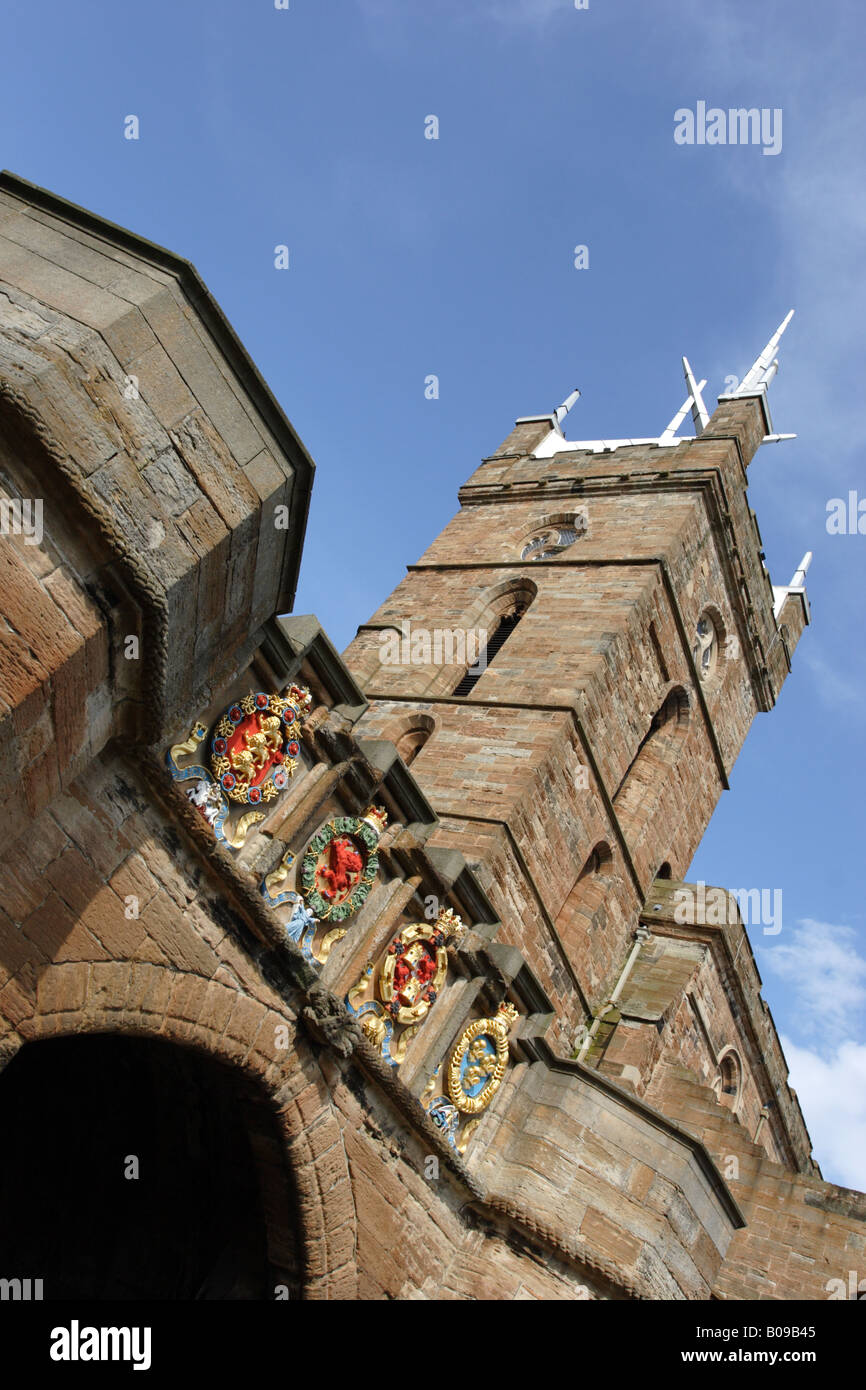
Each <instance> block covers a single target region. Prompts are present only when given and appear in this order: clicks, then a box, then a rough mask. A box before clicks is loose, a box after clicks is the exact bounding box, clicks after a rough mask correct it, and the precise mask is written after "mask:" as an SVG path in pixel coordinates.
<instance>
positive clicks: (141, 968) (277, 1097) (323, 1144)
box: [0, 962, 358, 1299]
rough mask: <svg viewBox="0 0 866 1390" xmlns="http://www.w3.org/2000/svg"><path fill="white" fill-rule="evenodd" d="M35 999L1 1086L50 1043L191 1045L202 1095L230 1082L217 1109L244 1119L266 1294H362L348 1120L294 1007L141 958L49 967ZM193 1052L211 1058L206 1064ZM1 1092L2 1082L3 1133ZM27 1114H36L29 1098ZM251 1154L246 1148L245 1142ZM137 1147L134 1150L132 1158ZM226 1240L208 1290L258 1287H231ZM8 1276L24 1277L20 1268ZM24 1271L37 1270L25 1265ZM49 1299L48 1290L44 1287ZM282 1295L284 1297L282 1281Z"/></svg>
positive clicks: (10, 1038) (59, 1151)
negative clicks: (281, 1010) (99, 1040)
mask: <svg viewBox="0 0 866 1390" xmlns="http://www.w3.org/2000/svg"><path fill="white" fill-rule="evenodd" d="M22 1002H23V1000H22ZM34 1004H35V1009H34V1011H33V1012H32V1013H30V1014H29V1016H26V1017H21V1018H20V1019H19V1021H18V1025H17V1029H15V1030H14V1031H12V1032H9V1033H7V1035H6V1037H5V1039H4V1040H3V1044H2V1048H0V1066H2V1064H3V1062H4V1061H5V1062H6V1071H5V1072H3V1071H0V1084H2V1082H3V1078H4V1075H7V1074H13V1073H10V1068H11V1067H12V1065H13V1063H14V1062H15V1061H16V1059H17V1058H19V1057H23V1056H25V1054H26V1053H27V1052H29V1051H30V1050H31V1049H33V1050H34V1051H35V1048H36V1047H38V1046H41V1045H42V1043H43V1042H50V1041H57V1042H59V1043H63V1042H78V1041H85V1042H88V1041H92V1040H93V1038H94V1035H105V1034H108V1035H109V1038H108V1041H109V1043H115V1042H117V1041H128V1040H135V1041H137V1042H139V1043H141V1044H144V1045H145V1046H147V1045H153V1046H160V1045H163V1046H166V1047H169V1048H170V1049H171V1050H172V1052H173V1053H174V1054H176V1055H178V1054H183V1055H184V1060H183V1061H178V1065H179V1066H181V1067H182V1068H185V1075H186V1077H187V1082H188V1084H189V1085H191V1086H193V1088H194V1089H199V1090H202V1089H203V1095H204V1101H205V1102H207V1099H208V1097H209V1096H213V1094H214V1091H215V1090H216V1091H224V1090H226V1089H227V1091H228V1093H229V1094H228V1095H227V1096H225V1095H224V1096H223V1097H222V1098H221V1100H220V1101H219V1102H217V1106H218V1108H220V1107H222V1110H223V1112H225V1109H226V1107H228V1109H229V1111H230V1112H231V1113H233V1114H234V1115H236V1116H237V1115H238V1114H239V1115H240V1117H241V1120H242V1123H243V1126H244V1128H245V1133H246V1139H247V1142H248V1146H249V1150H250V1152H251V1154H252V1160H253V1165H254V1169H255V1179H256V1183H257V1186H258V1198H259V1200H260V1203H261V1214H262V1218H263V1221H264V1228H265V1235H266V1241H267V1262H268V1269H269V1274H268V1277H269V1279H271V1281H272V1285H273V1287H271V1288H270V1291H269V1292H268V1294H267V1296H268V1297H271V1298H273V1297H274V1296H275V1292H274V1289H275V1287H276V1286H277V1285H285V1286H286V1290H287V1292H288V1294H289V1296H290V1297H292V1296H295V1297H297V1296H299V1297H302V1298H304V1299H332V1298H339V1299H351V1298H354V1297H355V1296H356V1294H357V1282H358V1271H357V1267H356V1262H355V1253H356V1244H357V1232H356V1214H355V1204H354V1197H353V1193H352V1183H351V1178H350V1174H349V1168H348V1161H347V1159H346V1154H345V1148H344V1145H343V1139H342V1128H341V1122H340V1117H339V1114H338V1112H337V1111H336V1109H335V1107H334V1105H333V1102H332V1097H331V1094H330V1090H329V1086H328V1084H327V1083H326V1081H325V1078H324V1076H323V1075H322V1071H321V1068H320V1067H319V1064H318V1061H317V1060H316V1057H315V1055H314V1053H313V1051H312V1050H311V1049H310V1047H309V1046H308V1044H307V1043H306V1042H305V1041H304V1040H303V1038H302V1037H300V1036H298V1035H297V1034H296V1033H294V1029H293V1026H292V1024H291V1022H290V1019H291V1015H290V1014H282V1015H281V1014H277V1013H275V1012H274V1011H273V1010H272V1009H271V1008H269V1006H268V1004H267V1003H265V1002H263V1001H260V1000H258V999H255V998H254V997H252V996H250V995H247V994H240V993H238V991H237V989H236V988H233V987H232V986H231V985H229V984H228V983H221V982H217V981H216V980H206V979H204V978H202V977H200V976H195V975H191V974H186V973H184V972H181V971H177V970H172V969H169V968H166V967H163V966H158V965H152V964H149V963H144V962H140V963H135V964H132V963H121V962H112V963H107V962H106V963H101V962H96V963H93V964H87V963H84V962H64V963H58V964H55V965H50V966H47V967H45V968H44V970H43V971H42V972H41V975H40V979H39V984H38V989H37V997H36V999H35V1000H34ZM277 1025H278V1026H279V1029H280V1031H281V1032H288V1034H289V1042H288V1046H286V1047H285V1049H284V1050H277V1051H276V1052H275V1050H274V1034H275V1028H276V1026H277ZM22 1044H23V1046H22ZM58 1055H59V1054H58ZM190 1059H192V1060H190ZM195 1059H198V1061H199V1062H200V1063H204V1064H205V1065H204V1067H203V1069H200V1068H197V1067H196V1061H195ZM27 1065H28V1066H29V1065H30V1064H29V1063H28V1064H27ZM190 1068H192V1070H190ZM13 1076H14V1074H13ZM179 1084H181V1083H180V1082H179ZM2 1097H3V1091H2V1090H0V1127H2V1130H3V1132H4V1133H5V1132H7V1122H6V1117H5V1115H4V1113H3V1098H2ZM232 1107H235V1108H234V1110H232ZM27 1118H28V1123H29V1121H30V1119H31V1118H32V1107H31V1113H30V1114H28V1117H27ZM218 1133H224V1130H223V1131H218ZM52 1134H53V1138H52V1139H51V1141H50V1143H51V1144H53V1145H54V1148H55V1150H56V1156H57V1162H58V1163H62V1161H63V1152H64V1149H65V1146H66V1145H67V1144H68V1142H69V1140H68V1138H67V1139H64V1138H63V1136H62V1135H61V1134H59V1133H58V1129H57V1126H56V1124H55V1125H54V1126H53V1127H52ZM227 1142H228V1141H227ZM227 1151H228V1152H232V1150H231V1148H229V1149H228V1150H227ZM242 1151H243V1152H244V1153H246V1150H244V1149H243V1146H242ZM132 1152H134V1150H133V1149H130V1148H127V1149H126V1150H125V1154H124V1157H125V1155H126V1154H128V1153H132ZM86 1171H87V1170H85V1173H86ZM2 1181H3V1179H2V1178H0V1183H2ZM230 1186H231V1185H230V1184H229V1187H230ZM0 1201H2V1187H0ZM218 1218H219V1213H217V1214H216V1216H215V1219H218ZM254 1224H255V1222H254ZM0 1227H2V1216H0ZM0 1240H2V1229H0ZM226 1244H228V1245H229V1251H228V1254H227V1255H226V1258H225V1259H224V1260H223V1261H222V1263H221V1265H220V1266H219V1268H217V1267H216V1266H213V1267H212V1268H211V1270H209V1271H208V1273H207V1275H205V1276H203V1278H202V1281H201V1282H202V1283H204V1284H205V1287H204V1289H203V1291H202V1292H201V1293H200V1296H201V1297H203V1298H206V1297H216V1298H220V1297H244V1296H249V1295H244V1293H243V1292H242V1290H238V1291H237V1292H235V1293H234V1294H232V1293H231V1292H229V1291H227V1290H226V1285H225V1279H226V1277H227V1274H228V1273H229V1272H230V1269H231V1265H232V1258H233V1257H232V1251H231V1242H226ZM0 1253H2V1255H3V1260H4V1261H5V1260H6V1258H7V1255H6V1250H5V1249H4V1248H0ZM219 1253H222V1247H221V1251H220V1252H219ZM235 1263H236V1265H237V1269H238V1271H239V1272H243V1270H245V1269H248V1264H247V1263H246V1262H245V1261H244V1260H241V1259H240V1256H238V1257H237V1259H236V1260H235ZM0 1275H3V1269H2V1268H0ZM211 1275H212V1276H213V1277H212V1279H211ZM3 1277H18V1276H16V1275H15V1271H14V1270H13V1271H12V1272H11V1273H10V1274H9V1275H3ZM20 1277H22V1278H26V1277H28V1275H27V1273H26V1271H25V1272H24V1273H23V1274H22V1275H21V1276H20ZM31 1277H37V1278H38V1277H40V1276H39V1274H38V1273H37V1274H35V1275H33V1276H31ZM190 1277H192V1276H190ZM207 1280H209V1282H206V1281H207ZM220 1289H221V1290H222V1292H219V1291H218V1290H220ZM45 1296H46V1298H47V1297H49V1296H50V1294H49V1292H48V1290H47V1289H46V1292H45ZM103 1296H104V1295H103ZM118 1296H119V1295H118ZM190 1296H195V1295H190ZM279 1296H281V1297H283V1296H285V1294H284V1293H283V1292H282V1290H281V1291H280V1294H279Z"/></svg>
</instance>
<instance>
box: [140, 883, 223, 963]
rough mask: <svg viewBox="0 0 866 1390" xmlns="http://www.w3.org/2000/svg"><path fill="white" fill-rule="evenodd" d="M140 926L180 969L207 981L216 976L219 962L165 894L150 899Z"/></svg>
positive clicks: (141, 915)
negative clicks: (201, 976)
mask: <svg viewBox="0 0 866 1390" xmlns="http://www.w3.org/2000/svg"><path fill="white" fill-rule="evenodd" d="M139 922H140V924H141V926H142V927H143V929H144V930H145V932H146V933H147V935H148V936H149V937H150V938H151V939H152V940H153V941H155V942H156V944H157V946H159V948H160V950H161V951H163V952H164V953H165V955H166V956H167V957H168V959H169V960H170V961H171V962H172V963H173V964H174V965H176V966H177V967H178V968H179V969H181V970H185V971H191V972H192V973H193V974H199V975H204V976H205V977H206V978H208V979H210V977H211V976H212V975H213V974H214V971H215V970H216V967H217V958H216V956H215V955H214V953H213V951H212V950H211V949H210V947H209V946H207V945H205V943H204V942H203V941H202V939H201V937H200V936H199V935H198V934H197V933H196V931H195V929H194V928H193V927H192V925H191V924H190V922H189V921H188V920H187V918H186V916H185V914H184V913H182V912H180V911H178V908H177V906H176V905H175V903H173V902H172V901H171V899H170V898H169V897H168V896H167V895H166V894H165V893H162V892H160V893H157V895H156V896H155V897H153V898H151V900H150V902H149V903H147V904H146V906H145V907H144V909H143V910H142V912H141V914H140V916H139Z"/></svg>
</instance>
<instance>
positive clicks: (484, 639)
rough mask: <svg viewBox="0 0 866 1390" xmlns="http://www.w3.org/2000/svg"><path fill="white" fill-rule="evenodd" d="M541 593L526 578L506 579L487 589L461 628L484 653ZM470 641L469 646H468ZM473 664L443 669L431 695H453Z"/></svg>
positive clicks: (468, 610)
mask: <svg viewBox="0 0 866 1390" xmlns="http://www.w3.org/2000/svg"><path fill="white" fill-rule="evenodd" d="M537 593H538V585H537V584H535V583H534V582H533V581H532V580H531V579H528V578H525V577H523V576H521V577H518V578H513V579H503V580H500V581H499V582H498V583H495V584H491V585H489V586H488V587H486V588H485V589H484V590H483V592H482V593H480V594H478V595H477V596H476V598H475V600H474V602H473V603H472V604H471V606H470V607H469V608H468V609H467V610H466V612H465V613H464V614H463V616H462V618H461V620H460V628H461V630H462V631H464V632H466V633H471V634H472V639H473V641H474V643H475V646H476V648H479V649H480V650H481V652H485V650H486V647H487V644H488V643H489V642H491V641H493V640H494V638H495V634H496V632H497V631H498V630H499V628H500V626H501V624H502V622H503V621H507V620H509V619H514V618H517V617H522V616H523V615H524V614H525V613H526V612H527V610H528V609H529V608H530V607H531V605H532V603H533V602H534V600H535V597H536V595H537ZM468 640H469V639H468V638H467V642H468ZM472 664H473V663H471V662H469V663H464V664H463V665H462V666H454V665H449V666H446V667H443V668H442V670H441V671H440V672H439V673H438V675H437V676H436V678H435V679H434V681H433V682H432V683H431V685H430V687H429V692H428V693H430V694H433V695H450V694H452V693H453V692H454V691H455V689H456V688H457V685H458V684H459V682H460V680H461V678H462V677H465V676H466V675H467V673H468V672H469V670H470V669H471V667H472Z"/></svg>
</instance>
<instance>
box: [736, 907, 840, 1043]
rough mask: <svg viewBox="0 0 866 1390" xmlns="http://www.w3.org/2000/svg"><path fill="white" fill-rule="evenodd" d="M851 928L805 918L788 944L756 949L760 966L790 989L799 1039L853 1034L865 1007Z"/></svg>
mask: <svg viewBox="0 0 866 1390" xmlns="http://www.w3.org/2000/svg"><path fill="white" fill-rule="evenodd" d="M857 939H858V938H857V932H856V931H855V930H854V928H853V927H849V926H840V925H834V924H833V923H830V922H815V921H813V920H812V919H811V918H808V917H807V918H804V919H803V920H802V921H799V922H798V923H797V925H796V926H795V928H794V930H793V932H792V933H791V934H790V938H789V939H787V940H784V941H780V942H779V943H778V945H773V946H767V947H763V948H760V947H759V948H758V949H759V952H760V957H761V965H762V967H763V966H766V968H767V969H768V970H770V971H772V972H773V973H774V974H775V975H777V976H779V977H780V978H781V979H783V980H785V982H786V983H787V984H788V985H789V986H790V988H791V989H792V991H793V993H794V999H795V1007H796V1010H797V1019H798V1023H799V1027H798V1029H797V1031H798V1032H799V1033H800V1034H801V1035H802V1036H803V1037H813V1036H814V1035H815V1034H816V1033H817V1032H819V1031H820V1033H821V1034H822V1036H824V1037H826V1036H827V1034H828V1033H829V1034H831V1035H832V1034H835V1036H836V1037H837V1038H838V1037H844V1036H845V1035H846V1034H850V1033H851V1031H852V1022H853V1020H854V1019H857V1018H859V1019H861V1020H862V1010H863V1006H864V1004H866V959H864V957H863V956H861V955H860V954H859V952H858V950H857Z"/></svg>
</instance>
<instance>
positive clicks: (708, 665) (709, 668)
mask: <svg viewBox="0 0 866 1390" xmlns="http://www.w3.org/2000/svg"><path fill="white" fill-rule="evenodd" d="M718 653H719V639H718V634H717V633H716V627H715V623H714V622H713V620H712V618H711V617H710V616H709V614H707V613H702V614H701V616H700V617H699V618H698V625H697V627H696V628H695V637H694V641H693V643H692V656H693V657H694V662H695V666H696V667H697V668H698V675H699V676H700V678H701V680H702V681H705V680H709V678H710V676H711V675H712V674H713V671H714V670H715V669H716V659H717V657H718Z"/></svg>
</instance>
